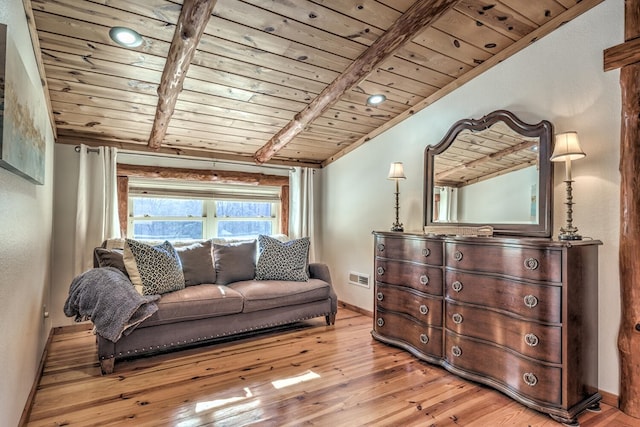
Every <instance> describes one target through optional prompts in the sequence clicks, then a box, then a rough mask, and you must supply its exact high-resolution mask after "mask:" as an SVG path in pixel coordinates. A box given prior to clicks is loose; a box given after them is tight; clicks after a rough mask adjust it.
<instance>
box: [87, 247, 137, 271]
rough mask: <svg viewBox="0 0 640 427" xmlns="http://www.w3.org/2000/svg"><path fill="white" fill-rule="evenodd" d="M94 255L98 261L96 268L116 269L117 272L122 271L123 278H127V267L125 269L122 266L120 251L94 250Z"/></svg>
mask: <svg viewBox="0 0 640 427" xmlns="http://www.w3.org/2000/svg"><path fill="white" fill-rule="evenodd" d="M94 253H95V256H96V259H97V260H98V267H113V268H117V269H118V270H120V271H122V272H123V273H124V275H125V276H127V277H129V273H127V267H125V265H124V257H123V253H122V250H120V249H111V250H109V249H103V248H96V249H95V251H94Z"/></svg>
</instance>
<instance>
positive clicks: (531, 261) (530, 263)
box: [524, 258, 540, 270]
mask: <svg viewBox="0 0 640 427" xmlns="http://www.w3.org/2000/svg"><path fill="white" fill-rule="evenodd" d="M539 265H540V262H539V261H538V260H537V259H535V258H527V259H525V260H524V268H526V269H527V270H535V269H537V268H538V266H539Z"/></svg>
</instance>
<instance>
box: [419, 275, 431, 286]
mask: <svg viewBox="0 0 640 427" xmlns="http://www.w3.org/2000/svg"><path fill="white" fill-rule="evenodd" d="M420 283H421V284H423V285H427V284H429V276H427V275H426V274H423V275H422V276H420Z"/></svg>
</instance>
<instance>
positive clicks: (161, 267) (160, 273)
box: [123, 239, 185, 295]
mask: <svg viewBox="0 0 640 427" xmlns="http://www.w3.org/2000/svg"><path fill="white" fill-rule="evenodd" d="M123 258H124V265H125V267H126V268H127V273H129V278H130V279H131V282H132V283H133V285H134V286H135V288H136V290H137V291H138V292H139V293H140V294H141V295H159V294H164V293H167V292H172V291H177V290H179V289H184V286H185V285H184V274H183V273H182V264H180V257H179V256H178V254H177V253H176V250H175V249H174V247H173V246H172V245H171V243H169V242H168V241H165V242H164V243H162V244H160V245H157V246H151V245H147V244H145V243H142V242H138V241H136V240H131V239H126V240H125V244H124V256H123Z"/></svg>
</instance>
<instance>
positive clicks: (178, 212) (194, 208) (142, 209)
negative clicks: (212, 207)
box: [133, 197, 203, 217]
mask: <svg viewBox="0 0 640 427" xmlns="http://www.w3.org/2000/svg"><path fill="white" fill-rule="evenodd" d="M202 206H203V201H202V200H186V199H165V198H150V197H134V198H133V216H138V217H139V216H145V215H148V216H156V217H157V216H183V217H184V216H197V217H201V216H202V212H203V210H202Z"/></svg>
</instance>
